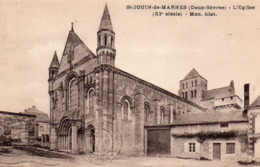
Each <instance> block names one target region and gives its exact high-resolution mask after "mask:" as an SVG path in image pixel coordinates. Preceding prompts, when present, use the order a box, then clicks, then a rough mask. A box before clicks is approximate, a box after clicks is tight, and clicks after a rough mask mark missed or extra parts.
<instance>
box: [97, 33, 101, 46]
mask: <svg viewBox="0 0 260 167" xmlns="http://www.w3.org/2000/svg"><path fill="white" fill-rule="evenodd" d="M100 45H101V37H100V35H99V36H98V46H100Z"/></svg>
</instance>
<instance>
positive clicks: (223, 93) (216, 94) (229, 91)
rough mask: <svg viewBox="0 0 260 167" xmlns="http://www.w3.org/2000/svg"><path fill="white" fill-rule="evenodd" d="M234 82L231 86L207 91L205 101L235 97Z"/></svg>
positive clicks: (204, 95) (204, 96)
mask: <svg viewBox="0 0 260 167" xmlns="http://www.w3.org/2000/svg"><path fill="white" fill-rule="evenodd" d="M235 95H236V94H235V88H234V82H233V81H231V83H230V86H226V87H222V88H217V89H212V90H208V91H205V92H204V94H203V100H210V99H220V98H225V97H231V96H235Z"/></svg>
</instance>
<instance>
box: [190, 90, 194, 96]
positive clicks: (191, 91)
mask: <svg viewBox="0 0 260 167" xmlns="http://www.w3.org/2000/svg"><path fill="white" fill-rule="evenodd" d="M190 96H191V98H193V90H192V91H191V94H190Z"/></svg>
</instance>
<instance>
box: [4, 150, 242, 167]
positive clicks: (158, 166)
mask: <svg viewBox="0 0 260 167" xmlns="http://www.w3.org/2000/svg"><path fill="white" fill-rule="evenodd" d="M72 157H73V159H66V158H65V159H64V158H46V157H41V156H33V155H31V154H29V153H27V152H25V151H21V150H16V149H13V150H12V153H2V154H0V167H12V166H15V167H34V166H36V167H43V166H54V167H56V166H57V167H78V166H80V167H81V166H82V167H89V166H105V167H110V166H111V167H128V166H130V167H232V166H234V167H236V166H240V165H239V164H238V163H236V162H221V161H198V160H187V159H178V158H164V157H131V158H118V159H115V160H113V161H111V162H109V163H106V164H102V165H95V164H92V163H89V162H88V161H87V160H86V158H85V156H84V155H76V156H72Z"/></svg>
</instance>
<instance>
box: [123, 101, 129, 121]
mask: <svg viewBox="0 0 260 167" xmlns="http://www.w3.org/2000/svg"><path fill="white" fill-rule="evenodd" d="M122 114H123V119H124V120H129V119H130V103H129V101H128V100H125V101H124V103H123V113H122Z"/></svg>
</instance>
